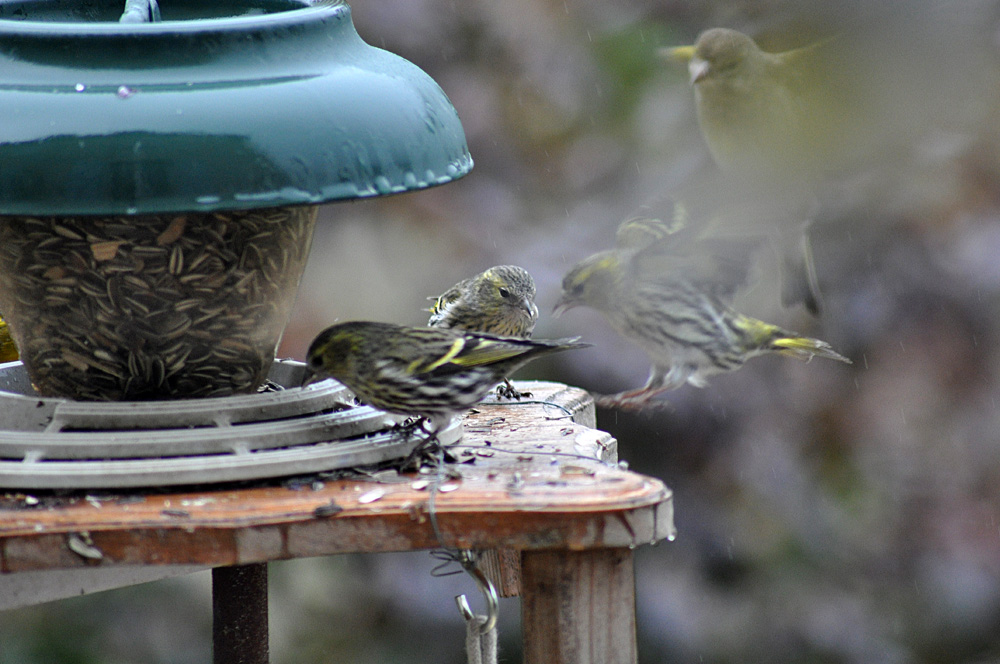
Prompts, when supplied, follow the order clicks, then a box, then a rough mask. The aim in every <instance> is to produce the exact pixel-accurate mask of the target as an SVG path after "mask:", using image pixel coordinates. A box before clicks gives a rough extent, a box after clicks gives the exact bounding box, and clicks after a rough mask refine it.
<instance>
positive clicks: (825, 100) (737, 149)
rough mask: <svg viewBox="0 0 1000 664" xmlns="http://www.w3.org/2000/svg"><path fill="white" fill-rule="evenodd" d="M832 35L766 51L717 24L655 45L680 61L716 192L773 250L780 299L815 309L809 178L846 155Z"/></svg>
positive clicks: (845, 110)
mask: <svg viewBox="0 0 1000 664" xmlns="http://www.w3.org/2000/svg"><path fill="white" fill-rule="evenodd" d="M835 41H836V40H835V39H827V40H824V41H820V42H817V43H814V44H812V45H809V46H805V47H802V48H797V49H794V50H790V51H784V52H781V53H768V52H765V51H764V50H762V49H761V48H759V47H758V46H757V44H756V43H755V42H754V41H753V39H751V38H750V37H748V36H747V35H745V34H743V33H741V32H738V31H736V30H730V29H727V28H712V29H710V30H706V31H705V32H703V33H701V35H700V36H699V37H698V39H697V40H696V41H695V43H694V44H693V45H691V46H680V47H674V48H668V49H664V50H663V51H662V53H663V54H664V55H666V56H667V57H669V58H670V59H672V60H674V61H677V62H681V63H685V64H687V67H688V72H689V74H690V81H691V84H692V86H693V87H694V96H695V105H696V110H697V117H698V125H699V127H700V129H701V133H702V135H703V136H704V138H705V142H706V144H707V145H708V149H709V152H710V153H711V155H712V158H713V159H714V161H715V162H716V164H718V166H719V168H720V170H721V171H722V172H723V174H724V179H722V180H721V182H720V185H719V186H720V187H722V188H726V189H728V190H729V191H727V192H726V193H725V194H722V195H721V196H722V197H728V199H729V200H730V201H732V200H733V199H735V198H736V197H740V200H739V201H738V202H737V203H736V204H737V205H738V206H739V210H740V212H739V215H738V216H739V217H740V218H741V219H746V220H749V223H750V224H751V225H755V226H757V227H758V228H765V231H764V232H765V233H767V234H768V235H769V237H771V239H772V242H773V244H774V245H775V247H776V249H777V250H778V252H779V253H780V254H781V256H782V263H783V279H782V301H783V302H784V303H785V304H786V305H792V304H796V303H799V302H802V303H804V304H805V306H806V308H807V309H808V310H809V311H811V312H813V313H818V312H819V311H820V309H821V296H820V291H819V280H818V278H817V276H816V268H815V265H814V262H813V257H812V248H811V246H810V244H809V238H808V228H809V224H810V221H811V219H812V216H813V215H814V213H815V210H814V208H815V205H816V199H815V191H816V186H817V184H818V183H819V182H820V181H821V180H822V179H823V177H824V174H825V173H827V172H828V171H831V170H834V169H836V168H839V167H841V166H842V165H843V164H844V162H845V159H846V158H847V153H848V150H849V148H848V146H849V145H850V144H851V142H852V141H851V140H849V138H850V135H851V133H852V132H851V126H852V123H855V122H856V121H857V116H856V115H855V114H854V113H852V112H851V109H850V107H851V102H850V95H849V94H846V92H845V91H846V86H845V85H844V84H843V81H844V79H845V76H846V70H847V69H848V68H847V67H846V66H843V65H845V62H846V61H845V60H844V59H843V58H841V57H840V53H839V51H838V49H837V48H835V47H834V42H835Z"/></svg>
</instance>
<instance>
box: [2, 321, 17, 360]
mask: <svg viewBox="0 0 1000 664" xmlns="http://www.w3.org/2000/svg"><path fill="white" fill-rule="evenodd" d="M18 357H20V355H19V354H18V352H17V346H16V345H14V338H13V337H11V336H10V328H9V327H7V321H5V320H2V319H0V362H13V361H14V360H16V359H17V358H18Z"/></svg>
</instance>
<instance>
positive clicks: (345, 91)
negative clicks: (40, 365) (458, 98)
mask: <svg viewBox="0 0 1000 664" xmlns="http://www.w3.org/2000/svg"><path fill="white" fill-rule="evenodd" d="M124 4H125V3H124V0H19V1H13V2H12V1H5V0H0V108H2V109H3V115H4V120H3V122H0V215H79V214H101V215H108V214H145V213H160V212H179V211H189V210H190V211H214V210H233V209H248V208H259V207H274V206H283V205H296V204H315V203H323V202H327V201H335V200H341V199H350V198H361V197H368V196H378V195H383V194H392V193H399V192H404V191H410V190H415V189H422V188H425V187H430V186H434V185H438V184H443V183H446V182H450V181H451V180H454V179H456V178H459V177H461V176H463V175H465V174H466V173H468V172H469V170H470V169H471V168H472V158H471V157H470V155H469V151H468V147H467V145H466V140H465V133H464V131H463V130H462V125H461V123H460V121H459V119H458V115H457V113H456V112H455V109H454V107H453V106H452V105H451V102H450V101H449V100H448V98H447V97H446V96H445V94H444V92H443V91H442V90H441V88H440V87H439V86H438V85H437V84H436V83H435V82H434V81H433V80H432V79H431V78H430V77H429V76H428V75H427V74H426V73H424V72H423V71H422V70H420V69H419V68H418V67H416V66H415V65H413V64H411V63H410V62H408V61H406V60H404V59H403V58H400V57H399V56H396V55H393V54H392V53H389V52H387V51H384V50H382V49H378V48H375V47H373V46H369V45H368V44H366V43H365V42H364V41H362V39H361V38H360V37H359V36H358V33H357V32H356V31H355V29H354V25H353V23H352V21H351V10H350V8H349V7H348V6H347V5H344V4H340V3H337V2H328V1H327V2H315V1H314V2H307V1H305V0H302V1H297V2H296V1H294V0H242V1H240V0H226V1H222V2H210V1H209V0H170V1H169V2H163V5H162V19H163V20H162V21H161V22H157V23H119V22H118V17H119V15H120V14H121V13H122V9H123V7H124Z"/></svg>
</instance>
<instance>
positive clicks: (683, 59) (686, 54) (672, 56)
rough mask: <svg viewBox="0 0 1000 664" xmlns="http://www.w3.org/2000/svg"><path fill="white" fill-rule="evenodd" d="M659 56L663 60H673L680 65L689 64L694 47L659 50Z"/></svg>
mask: <svg viewBox="0 0 1000 664" xmlns="http://www.w3.org/2000/svg"><path fill="white" fill-rule="evenodd" d="M658 53H659V56H660V57H661V58H663V59H664V60H673V61H674V62H679V63H681V64H682V65H683V64H687V63H688V62H691V58H693V57H694V46H674V47H673V48H661V49H660V50H659V52H658Z"/></svg>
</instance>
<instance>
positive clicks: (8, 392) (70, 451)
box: [0, 360, 462, 489]
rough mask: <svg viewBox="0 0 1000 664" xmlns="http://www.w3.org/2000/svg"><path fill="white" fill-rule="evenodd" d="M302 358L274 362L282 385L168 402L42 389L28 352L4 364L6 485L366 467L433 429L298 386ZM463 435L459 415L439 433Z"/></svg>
mask: <svg viewBox="0 0 1000 664" xmlns="http://www.w3.org/2000/svg"><path fill="white" fill-rule="evenodd" d="M304 375H305V365H304V364H302V363H301V362H296V361H293V360H276V361H275V362H274V364H273V366H272V368H271V372H270V375H269V379H270V380H271V382H273V383H275V384H277V385H279V386H281V387H284V388H285V389H283V390H278V391H273V392H260V393H257V394H252V395H242V396H230V397H219V398H206V399H182V400H176V401H159V402H141V401H129V402H117V403H94V402H78V401H71V400H67V399H56V398H50V397H39V396H37V395H36V394H35V392H34V389H33V388H32V387H31V382H30V380H29V379H28V374H27V372H26V371H25V369H24V366H23V365H22V364H21V363H20V362H8V363H4V364H0V488H6V489H99V488H103V489H107V488H124V487H160V486H168V485H185V484H210V483H216V482H232V481H239V480H253V479H262V478H271V477H282V476H287V475H296V474H307V473H315V472H319V471H325V470H335V469H340V468H351V467H355V466H364V465H370V464H375V463H381V462H384V461H390V460H392V459H398V458H402V457H405V456H406V455H408V454H409V453H410V452H412V451H413V450H414V449H415V448H416V447H417V446H419V445H420V444H421V443H423V442H425V441H426V440H427V439H428V437H429V434H427V433H426V432H424V431H423V430H421V429H419V428H415V429H414V428H411V429H409V430H405V431H404V430H400V429H396V428H394V425H396V424H398V423H399V422H400V421H401V418H399V417H396V416H392V415H388V414H386V413H384V412H382V411H379V410H376V409H374V408H371V407H369V406H349V404H350V403H351V399H352V393H351V392H350V391H349V390H348V389H347V388H346V387H344V386H343V385H341V384H340V383H338V382H337V381H335V380H332V379H329V380H324V381H322V382H319V383H316V384H314V385H310V386H308V387H299V386H300V385H301V384H302V378H303V376H304ZM461 437H462V425H461V420H460V419H458V418H455V419H453V420H452V422H451V423H449V425H448V427H447V428H445V429H444V430H442V431H439V432H438V434H437V439H438V441H439V442H440V443H441V444H444V445H448V444H452V443H454V442H457V441H458V440H459V439H461Z"/></svg>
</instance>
